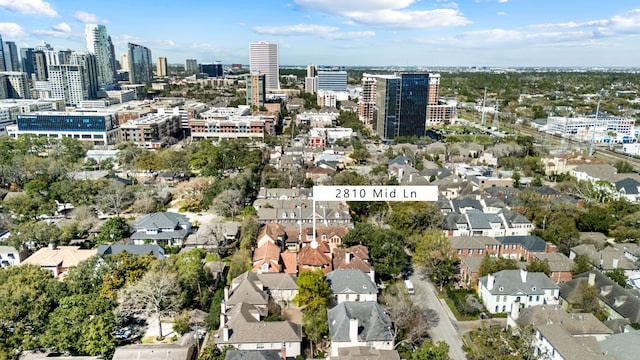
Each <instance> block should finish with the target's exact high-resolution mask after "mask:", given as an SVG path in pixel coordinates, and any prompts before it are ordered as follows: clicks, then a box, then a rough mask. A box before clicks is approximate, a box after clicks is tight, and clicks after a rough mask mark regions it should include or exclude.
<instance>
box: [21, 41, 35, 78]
mask: <svg viewBox="0 0 640 360" xmlns="http://www.w3.org/2000/svg"><path fill="white" fill-rule="evenodd" d="M33 51H34V49H33V48H21V49H20V63H21V67H22V71H24V72H26V73H27V76H29V77H31V75H33V73H34V69H35V61H34V58H33Z"/></svg>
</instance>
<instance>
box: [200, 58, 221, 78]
mask: <svg viewBox="0 0 640 360" xmlns="http://www.w3.org/2000/svg"><path fill="white" fill-rule="evenodd" d="M200 72H201V73H203V74H207V75H208V76H209V77H222V76H223V75H224V69H223V68H222V62H220V61H216V62H215V63H213V64H201V65H200Z"/></svg>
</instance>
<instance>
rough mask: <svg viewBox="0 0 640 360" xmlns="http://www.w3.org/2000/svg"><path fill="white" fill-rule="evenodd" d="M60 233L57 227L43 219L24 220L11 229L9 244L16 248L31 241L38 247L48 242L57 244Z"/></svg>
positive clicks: (46, 244)
mask: <svg viewBox="0 0 640 360" xmlns="http://www.w3.org/2000/svg"><path fill="white" fill-rule="evenodd" d="M61 233H62V231H61V230H60V228H59V227H57V226H56V225H53V224H49V223H47V222H44V221H35V222H33V221H29V222H24V223H21V224H18V226H16V227H15V228H14V229H13V230H12V231H11V236H10V237H9V244H11V246H13V247H15V248H16V249H20V248H22V246H23V245H25V244H27V243H32V244H33V245H34V247H36V248H38V249H39V248H42V247H45V246H48V245H49V244H54V245H58V242H59V239H60V235H61Z"/></svg>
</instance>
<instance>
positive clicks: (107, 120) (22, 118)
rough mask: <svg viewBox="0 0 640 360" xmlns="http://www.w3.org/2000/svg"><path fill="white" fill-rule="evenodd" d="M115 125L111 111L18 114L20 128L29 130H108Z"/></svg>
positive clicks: (20, 129)
mask: <svg viewBox="0 0 640 360" xmlns="http://www.w3.org/2000/svg"><path fill="white" fill-rule="evenodd" d="M114 127H115V116H114V115H113V114H111V113H108V114H99V113H64V112H46V113H30V114H19V115H18V130H19V131H29V132H52V131H55V132H106V131H109V130H112V129H113V128H114Z"/></svg>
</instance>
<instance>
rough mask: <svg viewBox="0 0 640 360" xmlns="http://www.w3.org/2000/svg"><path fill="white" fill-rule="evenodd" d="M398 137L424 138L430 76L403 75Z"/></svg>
mask: <svg viewBox="0 0 640 360" xmlns="http://www.w3.org/2000/svg"><path fill="white" fill-rule="evenodd" d="M401 76H402V88H401V89H400V121H399V123H398V129H397V135H398V136H424V131H425V127H426V121H427V98H428V93H429V74H402V75H401Z"/></svg>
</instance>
